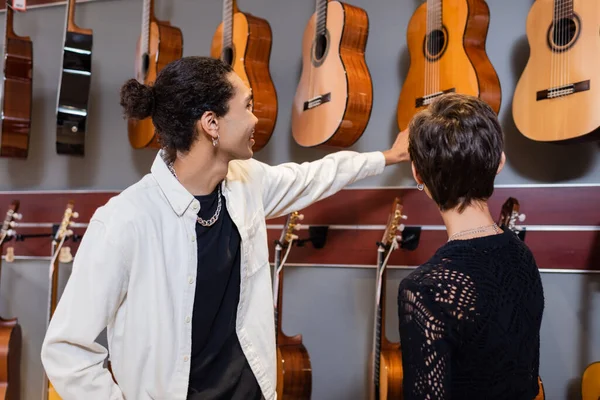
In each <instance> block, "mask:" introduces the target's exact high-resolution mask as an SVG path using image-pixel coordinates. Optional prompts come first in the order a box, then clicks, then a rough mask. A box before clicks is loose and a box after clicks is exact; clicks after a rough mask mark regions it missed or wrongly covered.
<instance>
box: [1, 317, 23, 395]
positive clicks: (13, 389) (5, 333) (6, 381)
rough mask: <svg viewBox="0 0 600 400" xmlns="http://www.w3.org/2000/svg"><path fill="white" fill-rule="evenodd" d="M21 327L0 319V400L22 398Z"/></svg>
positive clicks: (15, 321)
mask: <svg viewBox="0 0 600 400" xmlns="http://www.w3.org/2000/svg"><path fill="white" fill-rule="evenodd" d="M21 346H22V334H21V326H20V325H19V323H18V322H17V319H16V318H14V319H1V318H0V400H19V399H20V398H21V382H20V380H21Z"/></svg>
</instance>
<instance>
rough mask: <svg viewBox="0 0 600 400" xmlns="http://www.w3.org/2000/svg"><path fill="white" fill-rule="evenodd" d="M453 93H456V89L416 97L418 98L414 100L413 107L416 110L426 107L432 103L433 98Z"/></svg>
mask: <svg viewBox="0 0 600 400" xmlns="http://www.w3.org/2000/svg"><path fill="white" fill-rule="evenodd" d="M454 92H456V89H455V88H451V89H446V90H443V91H440V92H436V93H432V94H428V95H425V96H423V97H418V98H417V99H416V100H415V106H416V107H417V108H419V107H423V106H428V105H430V104H431V102H432V101H433V100H434V99H435V98H437V97H439V96H441V95H443V94H446V93H454Z"/></svg>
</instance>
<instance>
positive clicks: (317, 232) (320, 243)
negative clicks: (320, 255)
mask: <svg viewBox="0 0 600 400" xmlns="http://www.w3.org/2000/svg"><path fill="white" fill-rule="evenodd" d="M328 231H329V226H309V227H308V238H306V239H296V240H295V242H296V245H297V246H298V247H303V246H304V245H305V244H306V243H308V242H310V243H312V245H313V247H314V248H315V249H322V248H323V247H325V242H327V232H328Z"/></svg>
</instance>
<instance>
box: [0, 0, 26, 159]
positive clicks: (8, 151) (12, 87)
mask: <svg viewBox="0 0 600 400" xmlns="http://www.w3.org/2000/svg"><path fill="white" fill-rule="evenodd" d="M5 16H6V20H5V22H4V29H5V33H4V58H3V60H4V61H3V62H4V85H3V88H2V128H1V131H0V156H1V157H15V158H27V155H28V154H29V136H30V130H31V98H32V80H33V44H32V43H31V39H30V38H29V37H28V36H17V34H15V31H14V25H13V18H14V11H13V9H12V0H6V15H5Z"/></svg>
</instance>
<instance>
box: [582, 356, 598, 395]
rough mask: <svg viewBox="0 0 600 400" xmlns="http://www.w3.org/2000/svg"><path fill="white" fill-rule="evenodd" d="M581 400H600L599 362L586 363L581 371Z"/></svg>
mask: <svg viewBox="0 0 600 400" xmlns="http://www.w3.org/2000/svg"><path fill="white" fill-rule="evenodd" d="M581 400H600V362H595V363H592V364H590V365H588V366H587V368H586V369H585V371H583V376H582V377H581Z"/></svg>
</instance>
